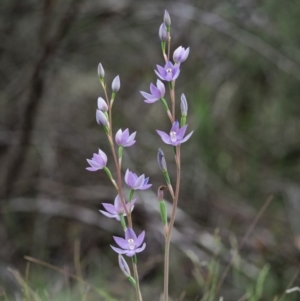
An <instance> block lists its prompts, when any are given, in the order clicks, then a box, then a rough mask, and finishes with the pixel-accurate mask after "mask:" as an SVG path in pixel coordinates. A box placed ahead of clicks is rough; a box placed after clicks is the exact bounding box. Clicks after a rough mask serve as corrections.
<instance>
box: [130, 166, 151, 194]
mask: <svg viewBox="0 0 300 301" xmlns="http://www.w3.org/2000/svg"><path fill="white" fill-rule="evenodd" d="M148 181H149V177H148V178H145V175H141V176H139V177H138V176H137V175H136V174H135V173H133V172H131V171H130V170H129V169H127V170H126V173H125V182H126V184H127V185H128V186H129V187H130V188H131V189H132V190H145V189H148V188H150V187H151V186H152V184H148Z"/></svg>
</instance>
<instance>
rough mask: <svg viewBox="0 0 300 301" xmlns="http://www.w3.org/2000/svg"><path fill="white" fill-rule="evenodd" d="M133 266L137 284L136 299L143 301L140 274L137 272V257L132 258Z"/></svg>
mask: <svg viewBox="0 0 300 301" xmlns="http://www.w3.org/2000/svg"><path fill="white" fill-rule="evenodd" d="M132 266H133V273H134V278H135V282H136V286H135V288H136V299H137V300H138V301H143V298H142V294H141V291H140V283H139V274H138V270H137V257H136V255H134V256H132Z"/></svg>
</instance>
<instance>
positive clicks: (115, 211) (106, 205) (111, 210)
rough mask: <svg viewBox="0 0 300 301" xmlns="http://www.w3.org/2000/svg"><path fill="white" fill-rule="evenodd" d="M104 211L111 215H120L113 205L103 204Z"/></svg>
mask: <svg viewBox="0 0 300 301" xmlns="http://www.w3.org/2000/svg"><path fill="white" fill-rule="evenodd" d="M102 206H103V207H104V209H105V210H106V211H107V212H109V213H111V214H118V212H117V208H116V207H115V206H114V205H112V204H107V203H102Z"/></svg>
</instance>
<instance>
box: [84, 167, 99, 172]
mask: <svg viewBox="0 0 300 301" xmlns="http://www.w3.org/2000/svg"><path fill="white" fill-rule="evenodd" d="M86 170H89V171H97V170H99V168H95V167H86Z"/></svg>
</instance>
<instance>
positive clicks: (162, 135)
mask: <svg viewBox="0 0 300 301" xmlns="http://www.w3.org/2000/svg"><path fill="white" fill-rule="evenodd" d="M156 132H157V134H158V135H159V136H160V138H161V139H162V141H163V142H164V143H166V144H172V142H171V139H170V136H169V135H168V134H167V133H165V132H162V131H159V130H156Z"/></svg>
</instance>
